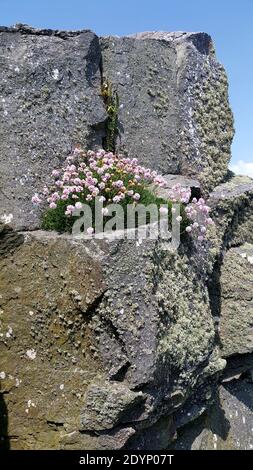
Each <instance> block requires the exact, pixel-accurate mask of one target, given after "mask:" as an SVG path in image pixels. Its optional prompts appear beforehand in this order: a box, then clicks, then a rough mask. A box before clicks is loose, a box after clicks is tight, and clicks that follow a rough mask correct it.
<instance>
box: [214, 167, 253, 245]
mask: <svg viewBox="0 0 253 470" xmlns="http://www.w3.org/2000/svg"><path fill="white" fill-rule="evenodd" d="M208 204H209V205H210V206H211V207H212V209H213V211H212V216H213V218H214V220H215V223H216V228H217V237H218V240H219V242H220V244H221V246H222V248H229V247H230V246H237V245H240V244H243V243H244V242H249V243H253V231H252V227H253V179H252V178H250V177H248V176H235V175H233V173H231V174H230V177H229V179H228V181H227V182H226V183H222V184H220V185H219V186H217V187H216V188H215V189H214V191H213V192H212V193H211V194H210V197H209V199H208Z"/></svg>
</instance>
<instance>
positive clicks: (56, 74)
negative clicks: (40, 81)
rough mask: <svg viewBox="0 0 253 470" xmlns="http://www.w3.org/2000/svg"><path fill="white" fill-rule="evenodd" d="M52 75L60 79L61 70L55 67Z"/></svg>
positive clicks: (55, 78)
mask: <svg viewBox="0 0 253 470" xmlns="http://www.w3.org/2000/svg"><path fill="white" fill-rule="evenodd" d="M52 77H53V79H54V80H58V79H59V70H58V69H54V70H53V74H52Z"/></svg>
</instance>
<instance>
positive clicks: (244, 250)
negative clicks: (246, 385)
mask: <svg viewBox="0 0 253 470" xmlns="http://www.w3.org/2000/svg"><path fill="white" fill-rule="evenodd" d="M219 334H220V339H221V345H222V349H221V351H222V355H223V356H225V357H227V356H232V355H236V354H247V353H251V352H253V245H251V244H249V243H245V244H244V245H241V246H240V247H237V248H231V249H230V250H228V251H227V253H226V255H225V256H224V260H223V264H222V268H221V311H220V322H219Z"/></svg>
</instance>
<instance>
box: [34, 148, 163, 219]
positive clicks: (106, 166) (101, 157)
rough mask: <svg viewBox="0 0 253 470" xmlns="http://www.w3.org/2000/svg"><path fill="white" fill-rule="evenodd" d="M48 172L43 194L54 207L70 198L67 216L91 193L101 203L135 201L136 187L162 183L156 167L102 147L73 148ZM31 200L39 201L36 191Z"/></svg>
mask: <svg viewBox="0 0 253 470" xmlns="http://www.w3.org/2000/svg"><path fill="white" fill-rule="evenodd" d="M52 176H53V177H54V180H55V181H54V184H53V185H52V186H51V187H50V188H48V187H44V190H43V196H44V198H46V200H47V203H48V204H49V207H50V208H51V209H56V207H57V202H58V201H60V200H62V201H68V202H70V201H71V203H70V204H68V205H67V207H66V212H65V214H66V215H67V216H71V215H72V213H73V211H74V210H75V208H77V209H78V208H81V204H82V203H85V202H91V201H92V200H93V199H94V198H95V197H99V199H100V201H101V202H104V203H105V205H106V204H107V203H119V202H121V201H123V200H125V199H126V198H128V201H129V202H130V203H131V202H135V203H136V202H137V201H139V199H140V197H141V196H140V194H139V192H138V189H140V188H143V187H144V186H145V185H147V184H150V183H154V184H156V185H159V186H163V185H164V179H163V178H162V177H161V176H159V175H158V174H157V172H156V171H153V170H151V169H149V168H145V167H143V166H141V165H139V164H138V161H137V159H136V158H133V159H130V158H124V157H119V156H116V155H114V154H112V153H111V152H106V151H105V150H99V151H97V152H93V151H88V152H87V153H86V152H83V151H82V150H79V149H75V150H74V152H73V155H70V156H68V157H67V159H66V162H65V164H64V167H63V169H62V170H53V172H52ZM32 201H33V202H34V203H35V204H40V203H41V202H42V199H41V197H40V196H39V195H38V194H37V193H36V194H35V195H34V196H33V198H32ZM105 213H106V212H104V214H105Z"/></svg>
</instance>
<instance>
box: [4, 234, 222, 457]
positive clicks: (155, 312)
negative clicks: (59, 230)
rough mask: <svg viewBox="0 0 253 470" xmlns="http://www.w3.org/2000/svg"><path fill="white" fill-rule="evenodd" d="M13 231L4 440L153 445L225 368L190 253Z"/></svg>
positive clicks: (45, 444)
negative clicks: (19, 236) (16, 241)
mask: <svg viewBox="0 0 253 470" xmlns="http://www.w3.org/2000/svg"><path fill="white" fill-rule="evenodd" d="M22 236H23V240H21V241H20V244H18V245H17V246H16V247H15V249H13V250H12V251H8V250H5V253H4V256H3V257H2V259H1V263H0V264H1V265H0V268H1V269H0V272H1V279H0V283H1V336H0V348H1V368H0V369H1V370H0V372H1V379H2V380H1V383H2V392H3V393H4V395H3V397H4V400H5V404H6V405H7V409H8V434H9V436H15V441H13V440H12V438H11V437H10V441H11V442H10V444H11V447H12V448H33V449H34V448H36V449H39V448H40V449H46V448H80V446H81V447H82V448H98V449H103V448H112V447H113V448H121V447H125V446H129V447H131V445H132V446H136V447H138V448H146V445H148V444H147V443H148V442H150V439H151V438H152V435H153V436H154V445H155V447H156V448H158V449H159V448H160V449H161V448H163V447H164V442H165V441H166V439H167V443H168V442H169V440H170V438H171V437H172V436H173V434H174V430H175V425H174V424H173V416H174V414H175V412H176V411H177V410H178V409H179V408H180V407H182V406H183V405H184V404H185V403H186V405H187V403H188V404H189V403H191V402H192V403H194V407H193V408H194V409H193V410H192V414H193V413H195V408H196V406H195V402H196V400H198V401H199V400H200V395H201V396H202V397H204V398H203V403H202V408H201V412H203V411H204V410H205V408H206V405H207V404H208V401H209V399H210V398H211V396H212V394H213V393H214V391H215V384H216V383H217V379H218V377H219V375H220V373H221V371H222V370H223V368H224V366H225V361H224V360H223V359H221V358H220V356H219V354H218V351H217V346H216V344H215V331H214V325H213V321H212V318H211V312H210V307H209V301H208V292H207V289H206V286H205V277H204V276H203V273H201V270H200V269H199V266H198V263H197V262H196V259H195V257H194V256H192V255H191V254H190V253H188V250H187V248H186V247H183V246H182V247H181V250H180V251H179V252H173V251H169V250H167V249H165V246H164V243H162V244H160V243H157V242H156V241H155V240H143V241H142V243H141V242H136V241H135V240H133V241H131V240H125V241H122V240H119V241H114V242H111V243H106V242H105V241H103V240H101V241H96V242H95V241H94V242H93V241H82V240H81V239H78V238H73V237H72V236H68V235H62V236H60V235H57V234H54V233H45V232H41V231H38V232H36V231H35V232H30V233H24V234H22ZM187 406H188V405H187ZM199 413H200V411H198V414H199ZM187 416H188V415H187ZM189 419H191V418H189ZM186 420H187V419H186ZM163 424H164V428H163ZM165 430H167V431H166V432H165ZM160 431H161V432H160ZM3 432H5V436H3ZM165 434H166V435H165ZM159 436H160V438H159ZM166 436H167V437H166ZM2 437H5V438H6V439H7V436H6V431H3V430H2ZM6 439H5V441H4V442H6Z"/></svg>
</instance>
